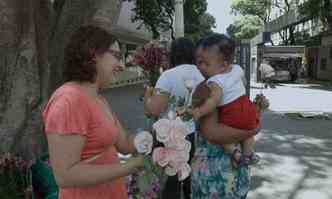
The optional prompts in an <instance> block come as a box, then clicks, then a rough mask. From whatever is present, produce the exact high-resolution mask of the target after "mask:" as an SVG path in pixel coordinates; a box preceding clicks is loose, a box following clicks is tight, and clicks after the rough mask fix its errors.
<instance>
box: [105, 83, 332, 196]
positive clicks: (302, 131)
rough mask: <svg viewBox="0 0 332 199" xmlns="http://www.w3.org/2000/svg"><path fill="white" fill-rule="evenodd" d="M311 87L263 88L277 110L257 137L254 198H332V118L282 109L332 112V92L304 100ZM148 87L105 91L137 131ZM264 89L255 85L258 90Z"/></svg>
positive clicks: (267, 117) (269, 114)
mask: <svg viewBox="0 0 332 199" xmlns="http://www.w3.org/2000/svg"><path fill="white" fill-rule="evenodd" d="M307 89H309V88H299V87H295V88H294V87H292V86H287V85H286V86H283V87H282V88H278V87H277V89H275V90H270V89H267V90H264V91H263V93H264V94H265V95H266V96H267V97H268V98H269V100H270V102H271V106H270V107H271V110H269V111H267V112H266V113H264V115H263V128H262V131H261V133H260V134H259V135H258V136H257V145H256V151H257V152H258V154H259V155H260V156H261V157H262V159H261V162H260V163H259V165H257V166H255V167H253V169H252V176H253V178H252V189H251V191H250V193H249V195H248V198H249V199H267V198H269V199H307V198H308V199H309V198H315V199H331V198H332V189H331V187H332V120H324V119H315V118H302V119H296V118H290V117H287V116H285V115H284V114H282V113H283V112H294V111H322V112H332V111H331V110H332V106H330V105H329V103H331V102H332V100H331V98H330V97H331V96H332V92H331V91H328V90H325V91H323V90H319V89H315V88H311V89H313V92H311V93H315V92H317V93H319V92H324V93H323V94H322V95H324V96H325V97H323V96H321V95H318V94H317V95H315V94H314V95H310V99H309V103H308V104H305V103H302V102H303V101H306V99H307V97H306V95H305V94H303V93H306V92H307ZM142 92H143V88H142V86H141V85H135V86H129V87H122V88H116V89H110V90H108V91H105V95H106V97H107V99H108V100H109V102H110V103H111V105H112V108H113V110H114V111H115V112H116V113H117V114H118V116H119V118H120V120H121V121H122V122H123V124H124V126H126V127H127V128H128V129H130V130H132V131H134V130H135V129H137V128H142V127H143V126H144V116H143V104H142V102H140V101H139V96H140V94H142ZM259 92H260V90H259V89H257V88H253V89H252V94H255V93H259ZM285 93H288V94H287V95H285ZM301 93H302V94H301ZM303 97H306V98H305V99H303ZM287 104H290V105H289V106H288V105H287ZM311 105H312V106H311ZM312 107H313V108H312ZM281 112H282V113H281Z"/></svg>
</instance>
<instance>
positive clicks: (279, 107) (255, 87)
mask: <svg viewBox="0 0 332 199" xmlns="http://www.w3.org/2000/svg"><path fill="white" fill-rule="evenodd" d="M251 85H252V89H251V96H252V97H254V96H255V95H256V94H259V93H263V94H264V95H265V96H266V97H267V98H268V99H269V100H270V103H271V105H270V110H272V111H275V112H330V113H332V88H330V89H328V88H324V87H321V86H320V85H317V84H311V85H305V84H281V85H278V86H276V88H268V89H262V88H263V86H262V84H260V83H252V84H251Z"/></svg>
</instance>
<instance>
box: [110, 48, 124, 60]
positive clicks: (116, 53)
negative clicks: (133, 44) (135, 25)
mask: <svg viewBox="0 0 332 199" xmlns="http://www.w3.org/2000/svg"><path fill="white" fill-rule="evenodd" d="M106 52H109V53H110V54H111V55H113V56H114V57H115V58H116V59H118V60H120V61H121V60H122V54H121V52H120V51H117V50H112V49H107V51H106Z"/></svg>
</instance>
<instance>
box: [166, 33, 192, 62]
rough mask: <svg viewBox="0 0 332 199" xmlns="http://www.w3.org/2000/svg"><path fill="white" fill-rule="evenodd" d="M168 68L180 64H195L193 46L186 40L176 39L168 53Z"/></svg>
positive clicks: (182, 38)
mask: <svg viewBox="0 0 332 199" xmlns="http://www.w3.org/2000/svg"><path fill="white" fill-rule="evenodd" d="M169 59H170V68H174V67H176V66H178V65H181V64H194V63H195V44H194V43H193V42H192V41H191V40H190V39H188V38H184V37H181V38H178V39H176V40H174V41H173V42H172V44H171V49H170V53H169Z"/></svg>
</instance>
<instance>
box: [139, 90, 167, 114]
mask: <svg viewBox="0 0 332 199" xmlns="http://www.w3.org/2000/svg"><path fill="white" fill-rule="evenodd" d="M160 92H161V91H160ZM167 106H168V95H167V94H162V93H159V92H155V91H154V88H152V87H147V88H146V90H145V93H144V110H145V113H147V114H148V115H153V116H157V117H158V116H159V115H160V114H161V113H163V112H164V111H165V110H166V109H167Z"/></svg>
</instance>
